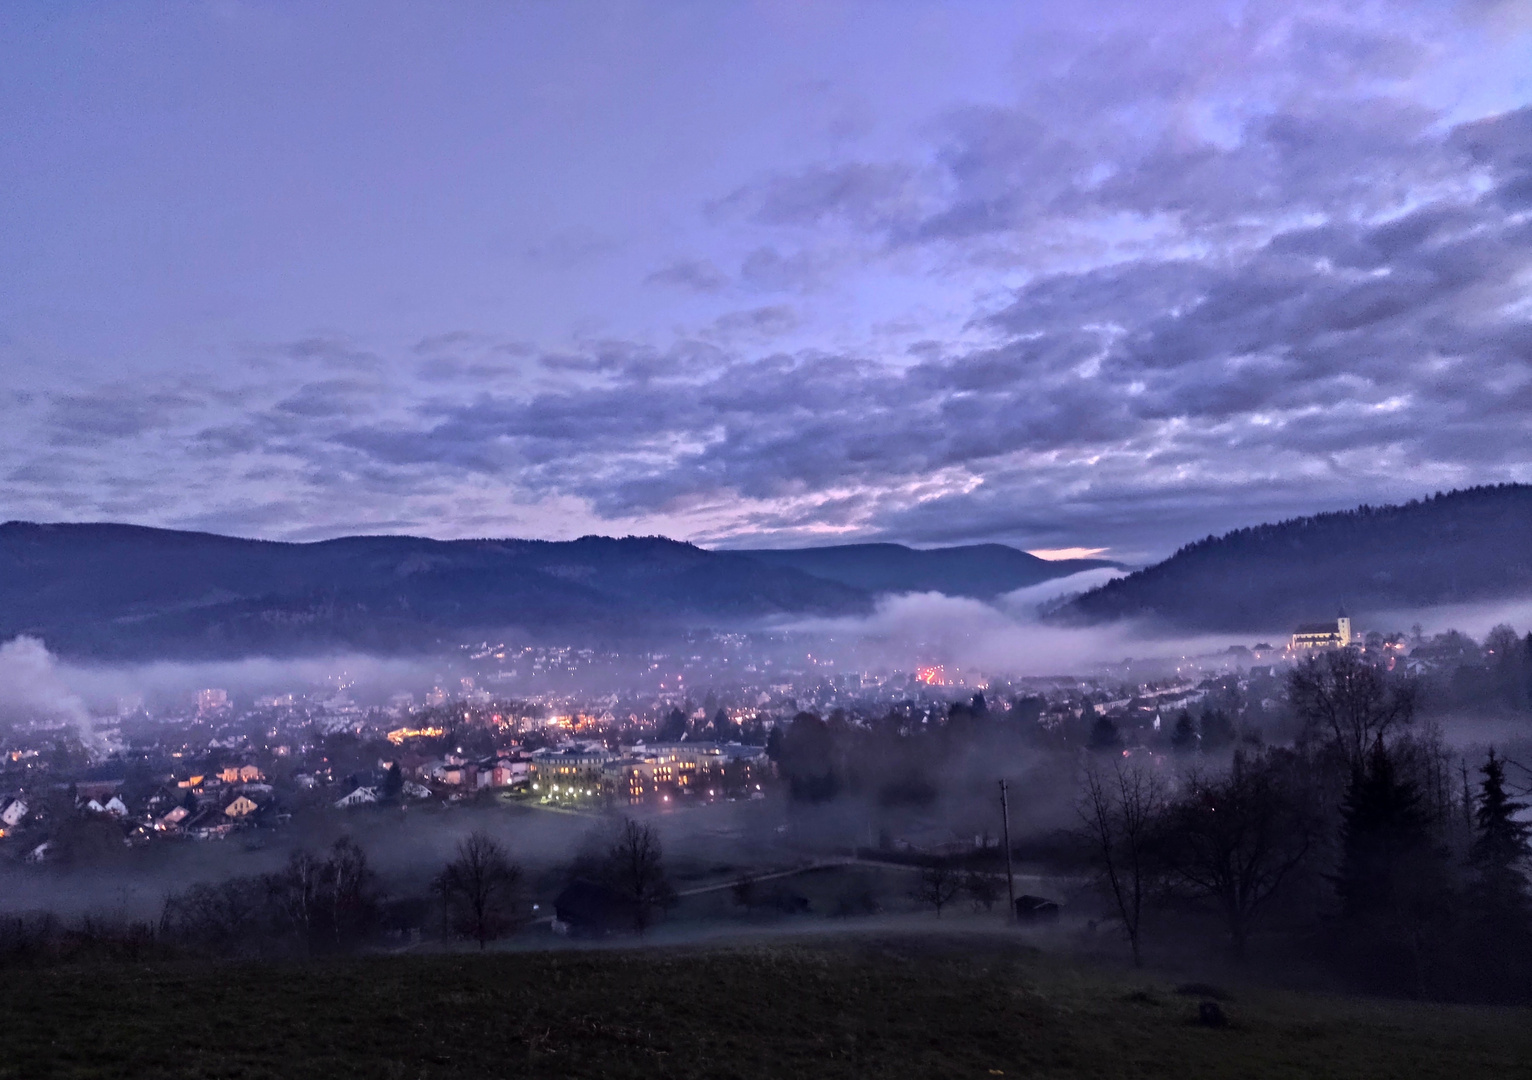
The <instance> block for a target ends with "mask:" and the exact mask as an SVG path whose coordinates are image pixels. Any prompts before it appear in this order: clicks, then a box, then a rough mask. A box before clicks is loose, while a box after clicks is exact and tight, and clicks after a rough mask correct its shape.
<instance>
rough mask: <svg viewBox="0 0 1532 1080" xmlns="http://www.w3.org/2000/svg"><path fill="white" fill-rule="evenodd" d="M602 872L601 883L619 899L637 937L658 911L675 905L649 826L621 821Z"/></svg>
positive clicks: (661, 854) (656, 836)
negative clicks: (602, 879) (625, 906)
mask: <svg viewBox="0 0 1532 1080" xmlns="http://www.w3.org/2000/svg"><path fill="white" fill-rule="evenodd" d="M602 869H603V874H602V877H603V878H604V883H605V884H606V885H607V887H609V888H610V889H612V890H613V891H614V892H616V893H617V894H618V895H619V896H621V897H622V898H623V900H624V902H625V903H626V905H627V908H628V910H629V912H630V913H631V916H632V919H633V929H634V930H636V931H637V932H638V933H639V934H643V933H644V932H645V931H647V930H648V929H649V927H650V926H651V925H653V923H654V919H655V916H656V913H657V912H658V911H659V910H661V909H662V908H665V907H668V906H670V905H671V904H672V903H674V902H675V895H676V894H675V890H674V889H672V888H671V886H670V880H669V878H667V877H666V874H665V860H664V851H663V849H662V848H661V846H660V837H659V834H658V833H657V832H655V831H654V827H653V826H652V825H640V824H639V823H638V822H636V821H634V820H633V819H632V818H624V819H623V821H622V826H621V828H620V829H619V830H618V832H617V836H616V839H614V840H613V841H612V844H611V846H610V847H609V848H608V849H607V853H606V862H605V865H604V866H603V868H602Z"/></svg>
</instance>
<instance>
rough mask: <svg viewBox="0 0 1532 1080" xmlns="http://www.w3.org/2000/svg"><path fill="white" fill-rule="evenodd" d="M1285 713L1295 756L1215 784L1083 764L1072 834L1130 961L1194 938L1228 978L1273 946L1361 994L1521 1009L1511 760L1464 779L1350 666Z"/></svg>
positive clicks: (1102, 763) (1167, 772) (1520, 874)
mask: <svg viewBox="0 0 1532 1080" xmlns="http://www.w3.org/2000/svg"><path fill="white" fill-rule="evenodd" d="M1289 695H1290V697H1291V699H1292V702H1293V707H1294V709H1295V710H1296V712H1297V713H1298V715H1299V716H1300V717H1301V719H1302V720H1303V722H1304V730H1303V732H1302V734H1301V736H1300V738H1299V739H1297V740H1296V741H1295V743H1294V745H1292V746H1285V747H1258V748H1252V747H1241V748H1240V749H1238V750H1236V751H1235V752H1234V754H1233V756H1232V761H1231V763H1230V765H1229V766H1228V768H1226V769H1222V770H1216V771H1215V770H1209V769H1207V768H1206V767H1205V766H1202V765H1198V764H1193V765H1191V766H1189V767H1185V768H1180V769H1176V768H1170V769H1166V768H1156V767H1155V766H1154V765H1153V764H1148V763H1145V762H1144V760H1143V759H1142V758H1138V759H1135V758H1126V759H1125V758H1123V757H1121V756H1120V755H1114V756H1111V757H1101V756H1098V757H1095V758H1094V759H1092V760H1091V761H1090V763H1089V766H1088V767H1087V769H1086V772H1085V777H1084V780H1083V783H1082V791H1081V795H1080V800H1079V813H1080V818H1081V827H1080V832H1079V835H1080V837H1081V840H1082V842H1083V844H1084V846H1085V848H1086V849H1087V850H1088V852H1089V855H1090V859H1091V862H1092V865H1093V866H1094V869H1095V873H1096V879H1097V884H1098V886H1099V889H1100V891H1101V894H1102V896H1103V898H1104V899H1105V902H1106V904H1107V906H1108V908H1109V909H1110V911H1111V912H1112V917H1113V920H1114V921H1115V923H1116V924H1117V925H1118V926H1119V927H1120V928H1121V930H1122V932H1123V934H1124V937H1125V938H1126V939H1127V942H1128V946H1129V949H1130V951H1131V953H1132V956H1133V958H1134V961H1135V962H1142V959H1143V956H1144V952H1145V949H1146V947H1148V945H1149V944H1150V943H1151V942H1152V941H1153V940H1154V937H1155V932H1156V928H1162V929H1163V928H1168V927H1170V926H1176V927H1179V928H1181V930H1182V931H1183V932H1184V928H1185V927H1186V926H1187V925H1188V920H1190V924H1191V925H1192V926H1194V927H1202V928H1209V927H1216V929H1217V932H1218V933H1219V934H1220V935H1221V937H1222V938H1223V940H1224V942H1225V944H1226V946H1227V948H1228V950H1229V951H1230V953H1231V954H1232V956H1233V957H1234V958H1235V959H1236V960H1239V961H1245V960H1247V959H1249V957H1250V954H1251V949H1252V940H1253V938H1254V935H1255V934H1256V933H1257V931H1258V930H1261V929H1263V928H1266V929H1270V931H1271V942H1272V944H1273V947H1276V945H1277V944H1280V948H1281V949H1283V950H1285V951H1287V953H1288V955H1289V956H1291V950H1293V949H1295V948H1296V949H1300V950H1307V951H1308V954H1309V958H1310V959H1312V960H1313V961H1314V962H1316V963H1322V964H1326V965H1328V966H1330V967H1332V968H1334V969H1335V970H1336V971H1337V972H1338V973H1339V974H1340V975H1342V976H1343V977H1345V978H1347V979H1348V980H1351V981H1352V982H1353V983H1354V984H1356V985H1358V986H1360V987H1363V988H1367V989H1371V990H1379V991H1396V990H1399V989H1401V988H1403V989H1407V990H1408V991H1409V992H1410V993H1412V994H1415V995H1417V996H1420V997H1428V998H1456V999H1472V1000H1495V1001H1523V1000H1527V999H1529V997H1532V886H1529V879H1528V873H1529V871H1532V843H1529V832H1532V827H1529V825H1528V823H1527V822H1526V820H1525V819H1524V817H1523V815H1524V814H1525V812H1526V810H1527V804H1526V803H1523V802H1519V801H1517V799H1516V797H1515V795H1516V791H1515V785H1514V784H1513V782H1512V781H1511V779H1510V778H1509V777H1508V774H1507V767H1508V763H1507V762H1506V761H1505V759H1504V758H1502V757H1501V756H1499V755H1498V754H1497V753H1496V752H1495V751H1494V750H1493V749H1492V750H1490V751H1489V753H1488V754H1487V756H1486V757H1485V759H1484V760H1483V761H1482V762H1480V763H1479V764H1478V766H1477V769H1476V772H1477V777H1476V778H1474V779H1472V780H1471V779H1470V775H1469V771H1468V767H1467V765H1466V763H1459V764H1458V765H1457V768H1454V763H1453V761H1452V758H1451V755H1450V754H1449V753H1448V751H1447V750H1446V749H1445V748H1444V746H1443V745H1442V743H1441V741H1440V738H1439V735H1437V734H1435V733H1433V732H1430V731H1418V730H1415V729H1414V727H1413V725H1412V721H1413V719H1414V712H1415V708H1416V704H1417V700H1418V698H1417V692H1416V688H1415V687H1414V686H1413V685H1412V684H1411V683H1410V682H1409V681H1408V680H1405V679H1403V678H1398V677H1393V676H1391V674H1390V673H1388V672H1387V671H1386V670H1384V669H1383V668H1382V667H1381V666H1379V665H1376V664H1373V663H1370V662H1368V661H1367V660H1366V659H1365V658H1363V657H1361V656H1359V655H1357V654H1356V653H1354V652H1351V651H1348V650H1337V651H1334V652H1329V653H1325V654H1322V655H1320V656H1317V657H1314V658H1311V659H1310V660H1308V661H1306V662H1305V663H1303V664H1302V665H1300V666H1299V667H1297V668H1296V669H1295V670H1294V671H1293V672H1292V673H1291V675H1290V676H1289ZM1196 932H1199V933H1200V932H1202V931H1201V930H1198V931H1196ZM1168 939H1169V935H1168V936H1167V944H1168Z"/></svg>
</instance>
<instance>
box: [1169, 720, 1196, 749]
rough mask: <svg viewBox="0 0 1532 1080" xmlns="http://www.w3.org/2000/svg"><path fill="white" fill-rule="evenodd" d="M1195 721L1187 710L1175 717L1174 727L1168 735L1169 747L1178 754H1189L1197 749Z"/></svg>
mask: <svg viewBox="0 0 1532 1080" xmlns="http://www.w3.org/2000/svg"><path fill="white" fill-rule="evenodd" d="M1197 740H1198V736H1197V721H1195V720H1193V719H1192V714H1191V712H1190V711H1189V710H1187V709H1182V710H1181V714H1180V715H1179V716H1177V717H1176V726H1175V729H1174V730H1173V731H1171V733H1170V745H1171V748H1172V749H1174V750H1175V752H1176V753H1178V754H1190V753H1192V752H1193V751H1194V750H1196V749H1197Z"/></svg>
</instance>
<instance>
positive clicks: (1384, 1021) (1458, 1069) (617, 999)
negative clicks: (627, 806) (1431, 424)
mask: <svg viewBox="0 0 1532 1080" xmlns="http://www.w3.org/2000/svg"><path fill="white" fill-rule="evenodd" d="M4 974H5V978H4V980H3V985H4V986H5V988H6V998H7V1007H6V1009H5V1011H4V1012H3V1013H0V1078H3V1080H40V1078H45V1077H135V1078H138V1077H175V1078H187V1080H213V1078H225V1077H228V1078H234V1077H238V1078H250V1080H254V1078H267V1077H270V1078H273V1080H275V1078H283V1080H294V1078H306V1077H325V1078H343V1077H368V1078H399V1080H404V1078H408V1080H417V1078H432V1077H507V1076H538V1077H543V1076H546V1077H592V1078H594V1077H603V1078H605V1077H612V1078H617V1077H783V1076H786V1077H799V1078H812V1077H949V1076H950V1077H991V1076H1011V1077H1018V1076H1036V1077H1057V1078H1065V1077H1093V1078H1094V1077H1161V1076H1163V1077H1176V1078H1186V1077H1421V1078H1426V1077H1443V1078H1447V1077H1451V1078H1453V1080H1459V1078H1464V1077H1511V1076H1521V1077H1532V1011H1528V1010H1513V1009H1478V1008H1456V1007H1453V1008H1447V1007H1430V1006H1424V1005H1416V1004H1411V1003H1403V1002H1380V1001H1373V1000H1359V999H1349V998H1348V999H1332V998H1322V997H1315V996H1305V995H1297V994H1287V993H1278V992H1272V991H1257V990H1245V989H1235V990H1234V991H1233V992H1232V995H1231V996H1230V997H1229V999H1228V1000H1226V1001H1225V1002H1224V1003H1223V1007H1224V1008H1225V1010H1226V1011H1227V1015H1228V1018H1229V1021H1230V1023H1229V1026H1227V1027H1224V1028H1210V1027H1204V1026H1201V1025H1199V1024H1197V1023H1196V1022H1195V1017H1196V1013H1197V1003H1198V1000H1199V997H1198V996H1186V995H1182V994H1178V993H1176V992H1175V988H1174V986H1172V985H1171V984H1169V983H1167V982H1164V981H1158V980H1156V979H1155V978H1154V977H1152V976H1148V975H1141V974H1137V973H1130V972H1129V973H1124V972H1116V971H1112V970H1101V969H1096V968H1092V967H1089V966H1082V965H1080V964H1076V963H1073V962H1065V961H1063V960H1060V959H1057V958H1053V957H1048V956H1044V955H1042V954H1040V953H1037V952H1036V951H1035V950H1031V949H1028V948H1026V947H1025V946H1023V945H1021V944H1019V943H1017V942H1016V941H1015V940H1014V939H1006V938H1004V937H999V936H994V937H988V938H983V937H975V936H972V935H965V936H960V937H933V936H925V937H910V936H877V935H870V936H863V937H841V938H838V939H833V940H829V941H807V940H805V941H800V942H796V943H788V944H781V943H776V944H770V945H757V946H732V947H714V948H697V947H692V948H684V947H683V948H674V947H666V948H658V947H655V948H627V949H609V950H581V951H566V952H518V953H511V952H503V953H494V952H492V953H489V954H486V955H470V954H447V955H432V956H404V957H386V958H385V957H379V958H369V959H362V960H353V961H347V962H337V963H330V964H316V965H310V966H262V965H225V966H218V965H196V966H193V965H175V966H160V967H153V966H138V967H134V966H121V967H113V966H105V967H91V968H79V969H69V968H59V969H51V970H44V971H36V972H21V971H12V972H7V973H4Z"/></svg>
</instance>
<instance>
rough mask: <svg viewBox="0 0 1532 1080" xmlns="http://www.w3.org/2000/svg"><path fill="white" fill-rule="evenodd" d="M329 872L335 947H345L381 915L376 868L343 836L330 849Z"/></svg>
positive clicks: (331, 922) (360, 850)
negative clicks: (377, 898) (376, 895)
mask: <svg viewBox="0 0 1532 1080" xmlns="http://www.w3.org/2000/svg"><path fill="white" fill-rule="evenodd" d="M325 871H326V875H327V877H328V878H329V886H330V892H329V900H330V927H331V929H332V931H333V932H334V934H335V944H336V945H337V946H340V947H342V948H344V947H347V946H350V945H353V944H355V943H356V942H357V941H358V940H359V939H361V938H362V937H364V936H365V935H366V934H367V932H368V931H370V930H371V929H372V923H373V917H374V916H375V915H376V913H377V904H376V902H375V901H376V898H375V896H374V889H373V873H372V868H371V867H370V866H368V865H367V853H366V852H365V851H363V850H362V849H361V847H359V846H358V845H357V842H356V841H355V840H353V839H351V838H350V837H349V836H342V837H341V838H340V839H339V840H337V841H335V843H334V844H333V845H332V846H331V848H330V857H329V859H328V860H326V862H325Z"/></svg>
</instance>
